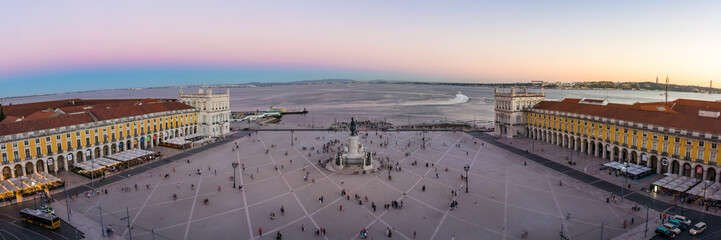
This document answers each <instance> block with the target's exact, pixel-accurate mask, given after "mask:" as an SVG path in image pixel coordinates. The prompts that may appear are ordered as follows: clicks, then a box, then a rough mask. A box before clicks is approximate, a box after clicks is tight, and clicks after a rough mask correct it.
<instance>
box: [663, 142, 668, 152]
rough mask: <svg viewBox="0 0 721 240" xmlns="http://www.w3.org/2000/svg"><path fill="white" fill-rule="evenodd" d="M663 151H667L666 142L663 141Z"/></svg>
mask: <svg viewBox="0 0 721 240" xmlns="http://www.w3.org/2000/svg"><path fill="white" fill-rule="evenodd" d="M663 152H664V153H668V143H667V142H665V143H663Z"/></svg>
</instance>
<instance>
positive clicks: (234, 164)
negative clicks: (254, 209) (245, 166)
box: [230, 162, 238, 188]
mask: <svg viewBox="0 0 721 240" xmlns="http://www.w3.org/2000/svg"><path fill="white" fill-rule="evenodd" d="M230 165H231V166H233V188H235V169H236V168H238V163H237V162H233V163H231V164H230Z"/></svg>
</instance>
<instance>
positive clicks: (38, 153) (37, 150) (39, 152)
mask: <svg viewBox="0 0 721 240" xmlns="http://www.w3.org/2000/svg"><path fill="white" fill-rule="evenodd" d="M35 154H36V155H41V154H43V152H41V151H40V146H35Z"/></svg>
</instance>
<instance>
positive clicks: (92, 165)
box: [73, 157, 121, 178]
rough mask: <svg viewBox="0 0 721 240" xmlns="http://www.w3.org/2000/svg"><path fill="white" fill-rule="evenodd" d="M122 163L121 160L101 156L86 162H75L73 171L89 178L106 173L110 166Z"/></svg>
mask: <svg viewBox="0 0 721 240" xmlns="http://www.w3.org/2000/svg"><path fill="white" fill-rule="evenodd" d="M120 163H121V162H119V161H116V160H112V159H107V158H104V157H100V158H96V159H92V160H88V161H85V162H80V163H75V165H73V166H74V169H73V172H75V173H77V174H80V175H83V176H85V177H88V178H93V177H98V176H102V175H105V171H106V169H107V168H108V167H113V166H115V165H118V164H120Z"/></svg>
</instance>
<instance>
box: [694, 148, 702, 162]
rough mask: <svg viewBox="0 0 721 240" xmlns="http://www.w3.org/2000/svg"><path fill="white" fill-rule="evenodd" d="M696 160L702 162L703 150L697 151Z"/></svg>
mask: <svg viewBox="0 0 721 240" xmlns="http://www.w3.org/2000/svg"><path fill="white" fill-rule="evenodd" d="M696 159H697V160H703V148H699V149H698V153H697V154H696Z"/></svg>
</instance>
